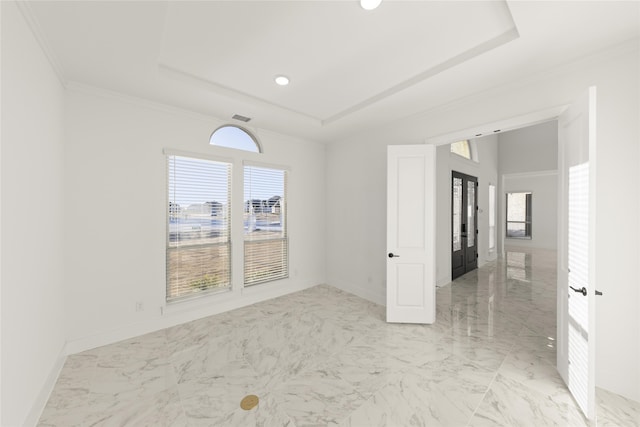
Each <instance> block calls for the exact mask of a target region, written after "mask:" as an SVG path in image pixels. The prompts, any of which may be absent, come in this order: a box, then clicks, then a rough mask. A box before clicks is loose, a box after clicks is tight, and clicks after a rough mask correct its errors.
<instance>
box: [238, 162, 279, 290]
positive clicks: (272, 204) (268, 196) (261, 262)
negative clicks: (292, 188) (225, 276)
mask: <svg viewBox="0 0 640 427" xmlns="http://www.w3.org/2000/svg"><path fill="white" fill-rule="evenodd" d="M286 197H287V171H286V170H282V169H272V168H264V167H256V166H245V168H244V283H245V285H246V286H250V285H255V284H258V283H263V282H268V281H272V280H277V279H283V278H285V277H288V276H289V253H288V252H289V250H288V249H289V241H288V236H287V209H286V208H287V206H286Z"/></svg>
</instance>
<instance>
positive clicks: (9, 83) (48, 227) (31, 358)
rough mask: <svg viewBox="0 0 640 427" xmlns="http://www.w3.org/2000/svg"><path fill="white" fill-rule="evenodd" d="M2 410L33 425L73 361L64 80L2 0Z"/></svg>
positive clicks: (7, 417)
mask: <svg viewBox="0 0 640 427" xmlns="http://www.w3.org/2000/svg"><path fill="white" fill-rule="evenodd" d="M1 7H2V154H1V159H2V164H1V171H2V172H1V173H2V179H1V182H2V188H1V198H2V224H1V227H2V251H1V253H2V258H1V264H2V279H1V280H2V402H1V405H2V418H1V420H0V424H2V425H3V426H22V425H29V424H33V423H34V422H35V420H37V417H39V415H40V412H39V411H40V410H41V409H42V407H43V405H44V403H45V401H46V399H47V397H48V395H47V394H48V392H49V390H50V388H48V387H51V386H52V384H53V381H55V378H56V376H57V373H58V371H59V369H60V366H61V363H62V362H63V361H64V355H63V348H64V343H65V330H64V309H65V305H64V302H63V294H64V281H63V270H62V266H63V258H62V247H63V245H64V233H63V230H62V225H63V212H64V205H63V199H64V191H63V183H62V171H63V149H62V146H63V128H62V123H63V94H64V92H63V88H62V85H61V83H60V81H59V80H58V79H57V77H56V74H55V73H54V71H53V69H52V68H51V66H50V64H49V62H48V61H47V59H46V57H45V55H44V54H43V51H42V50H41V48H40V46H39V45H38V43H37V41H36V40H35V39H34V37H33V35H32V33H31V31H30V29H29V28H28V27H27V25H26V24H25V21H24V20H23V19H22V15H21V13H20V11H19V10H18V9H17V7H16V5H15V4H14V3H13V2H2V5H1Z"/></svg>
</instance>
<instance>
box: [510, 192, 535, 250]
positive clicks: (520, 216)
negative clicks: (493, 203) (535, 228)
mask: <svg viewBox="0 0 640 427" xmlns="http://www.w3.org/2000/svg"><path fill="white" fill-rule="evenodd" d="M507 237H509V238H516V239H531V192H521V193H507Z"/></svg>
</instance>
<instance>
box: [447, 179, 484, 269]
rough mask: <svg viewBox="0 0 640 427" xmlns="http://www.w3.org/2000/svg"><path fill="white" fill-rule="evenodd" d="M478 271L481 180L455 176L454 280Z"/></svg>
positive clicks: (452, 267) (453, 223)
mask: <svg viewBox="0 0 640 427" xmlns="http://www.w3.org/2000/svg"><path fill="white" fill-rule="evenodd" d="M477 267H478V178H476V177H474V176H470V175H465V174H463V173H460V172H456V171H452V173H451V280H453V279H455V278H456V277H460V276H462V275H463V274H465V273H467V272H469V271H471V270H474V269H476V268H477Z"/></svg>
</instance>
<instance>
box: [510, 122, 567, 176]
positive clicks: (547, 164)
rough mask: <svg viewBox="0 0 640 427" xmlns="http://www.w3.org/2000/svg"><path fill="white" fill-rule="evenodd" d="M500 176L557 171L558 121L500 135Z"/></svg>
mask: <svg viewBox="0 0 640 427" xmlns="http://www.w3.org/2000/svg"><path fill="white" fill-rule="evenodd" d="M498 141H499V148H498V164H499V168H500V174H512V173H524V172H538V171H550V170H557V169H558V122H557V121H556V120H551V121H548V122H545V123H540V124H537V125H533V126H528V127H525V128H522V129H516V130H512V131H509V132H503V133H500V134H499V136H498Z"/></svg>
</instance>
